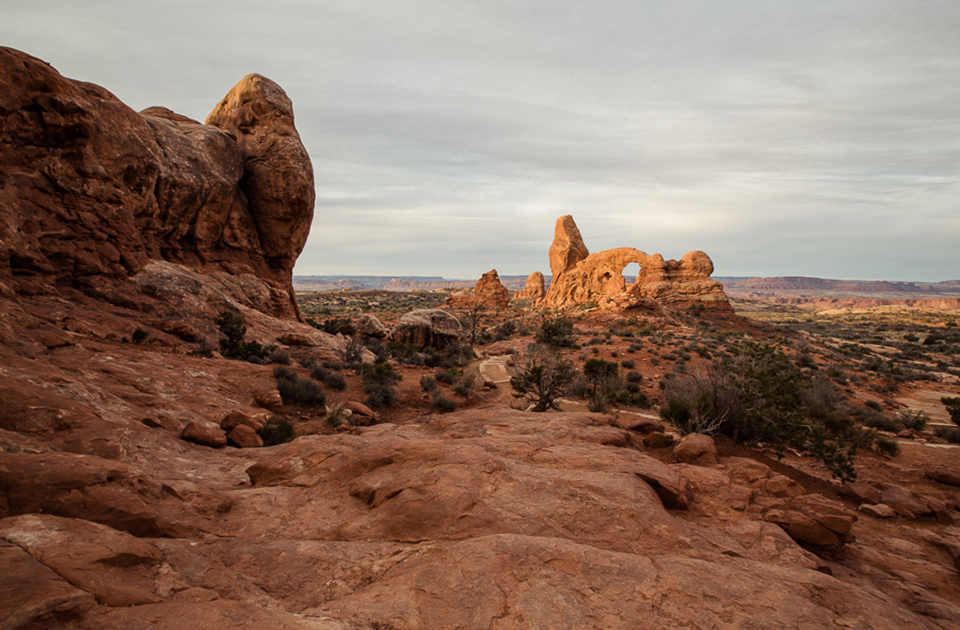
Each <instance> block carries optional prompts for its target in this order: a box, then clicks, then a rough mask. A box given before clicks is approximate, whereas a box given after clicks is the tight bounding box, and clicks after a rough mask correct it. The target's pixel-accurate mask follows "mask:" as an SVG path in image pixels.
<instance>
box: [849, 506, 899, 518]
mask: <svg viewBox="0 0 960 630" xmlns="http://www.w3.org/2000/svg"><path fill="white" fill-rule="evenodd" d="M857 509H858V510H860V511H861V512H863V513H864V514H869V515H870V516H876V517H877V518H894V517H896V515H897V513H896V512H894V511H893V508H892V507H890V506H889V505H884V504H883V503H872V504H871V503H863V504H861V505H860V507H858V508H857Z"/></svg>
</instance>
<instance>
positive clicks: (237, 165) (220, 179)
mask: <svg viewBox="0 0 960 630" xmlns="http://www.w3.org/2000/svg"><path fill="white" fill-rule="evenodd" d="M208 122H209V123H210V124H206V125H201V124H200V123H198V122H196V121H193V120H190V119H189V118H186V117H185V116H180V115H178V114H175V113H173V112H171V111H170V110H167V109H164V108H158V107H153V108H150V109H147V110H144V112H143V113H140V114H138V113H137V112H135V111H133V110H132V109H130V108H129V107H127V106H126V105H124V104H123V103H121V102H120V101H119V100H118V99H117V98H116V97H115V96H114V95H113V94H111V93H110V92H108V91H107V90H105V89H103V88H101V87H99V86H96V85H93V84H90V83H83V82H79V81H73V80H70V79H66V78H64V77H62V76H61V75H60V74H59V73H57V71H56V70H54V69H53V68H52V67H50V66H49V65H47V64H45V63H43V62H42V61H40V60H38V59H35V58H33V57H31V56H29V55H27V54H24V53H22V52H19V51H16V50H12V49H9V48H0V137H2V138H3V149H2V151H0V294H4V295H11V296H12V295H18V294H19V295H31V294H44V293H56V292H57V291H58V290H63V289H69V288H77V289H81V290H84V291H85V292H87V293H88V294H91V295H97V296H99V297H105V298H107V299H111V300H113V301H124V300H126V301H131V300H132V298H130V297H129V296H128V295H118V294H117V292H118V291H120V292H121V293H122V290H118V289H116V287H117V285H118V281H121V280H123V279H126V278H128V277H130V276H135V275H136V274H138V273H140V272H142V271H143V270H144V269H146V268H148V267H149V266H150V265H151V264H152V263H155V262H157V261H164V262H167V263H174V264H176V265H178V266H180V267H181V268H189V269H190V270H191V271H194V272H201V273H204V274H216V273H223V272H226V273H228V274H231V275H233V276H243V275H244V274H245V275H246V276H247V277H249V278H250V284H251V285H256V286H255V287H251V288H253V289H254V290H251V291H246V292H244V293H243V295H242V296H241V297H240V299H241V302H240V303H241V304H244V305H246V306H249V307H251V308H256V309H258V310H261V311H264V312H267V313H271V314H273V315H277V316H282V317H288V318H289V317H296V316H298V312H297V308H296V303H295V301H294V300H293V294H292V282H291V280H292V278H291V274H292V269H293V263H294V261H295V260H296V257H297V255H298V254H299V253H300V251H301V250H302V248H303V245H304V243H305V240H306V236H307V231H308V230H309V226H310V221H311V218H312V216H313V202H314V189H313V171H312V167H311V165H310V160H309V157H308V156H307V153H306V151H305V149H304V148H303V145H302V144H301V143H300V139H299V136H298V135H297V132H296V129H295V128H294V126H293V109H292V106H291V104H290V100H289V99H288V98H287V97H286V95H285V94H284V93H283V90H281V89H280V87H279V86H277V85H276V84H275V83H273V82H272V81H270V80H268V79H265V78H263V77H260V76H258V75H249V76H247V77H245V78H244V79H243V80H242V81H241V82H240V83H238V84H237V86H236V87H235V88H234V89H233V90H231V92H230V94H228V95H227V97H226V98H225V99H224V101H223V102H222V103H221V104H220V105H218V106H217V108H216V109H215V110H214V112H213V113H212V114H211V115H210V117H209V119H208ZM134 301H135V300H134Z"/></svg>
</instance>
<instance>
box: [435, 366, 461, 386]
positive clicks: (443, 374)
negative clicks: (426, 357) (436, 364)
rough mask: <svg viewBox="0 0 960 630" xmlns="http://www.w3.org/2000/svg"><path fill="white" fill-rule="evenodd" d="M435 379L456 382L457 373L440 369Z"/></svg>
mask: <svg viewBox="0 0 960 630" xmlns="http://www.w3.org/2000/svg"><path fill="white" fill-rule="evenodd" d="M436 379H437V381H438V382H440V383H444V384H446V385H453V384H454V383H456V382H457V374H456V372H451V371H450V370H440V371H439V372H437V376H436Z"/></svg>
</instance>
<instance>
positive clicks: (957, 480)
mask: <svg viewBox="0 0 960 630" xmlns="http://www.w3.org/2000/svg"><path fill="white" fill-rule="evenodd" d="M925 472H926V475H927V477H930V478H931V479H933V480H934V481H939V482H940V483H944V484H947V485H950V486H960V472H958V471H956V470H951V469H949V468H947V467H946V466H930V467H928V468H927V469H926V471H925Z"/></svg>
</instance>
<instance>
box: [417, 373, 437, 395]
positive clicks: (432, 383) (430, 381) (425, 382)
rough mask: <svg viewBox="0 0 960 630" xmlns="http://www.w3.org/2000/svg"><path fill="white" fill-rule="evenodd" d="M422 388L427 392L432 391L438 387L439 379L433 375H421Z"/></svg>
mask: <svg viewBox="0 0 960 630" xmlns="http://www.w3.org/2000/svg"><path fill="white" fill-rule="evenodd" d="M420 389H421V390H423V391H425V392H432V391H434V390H435V389H437V379H435V378H433V377H432V376H421V377H420Z"/></svg>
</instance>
